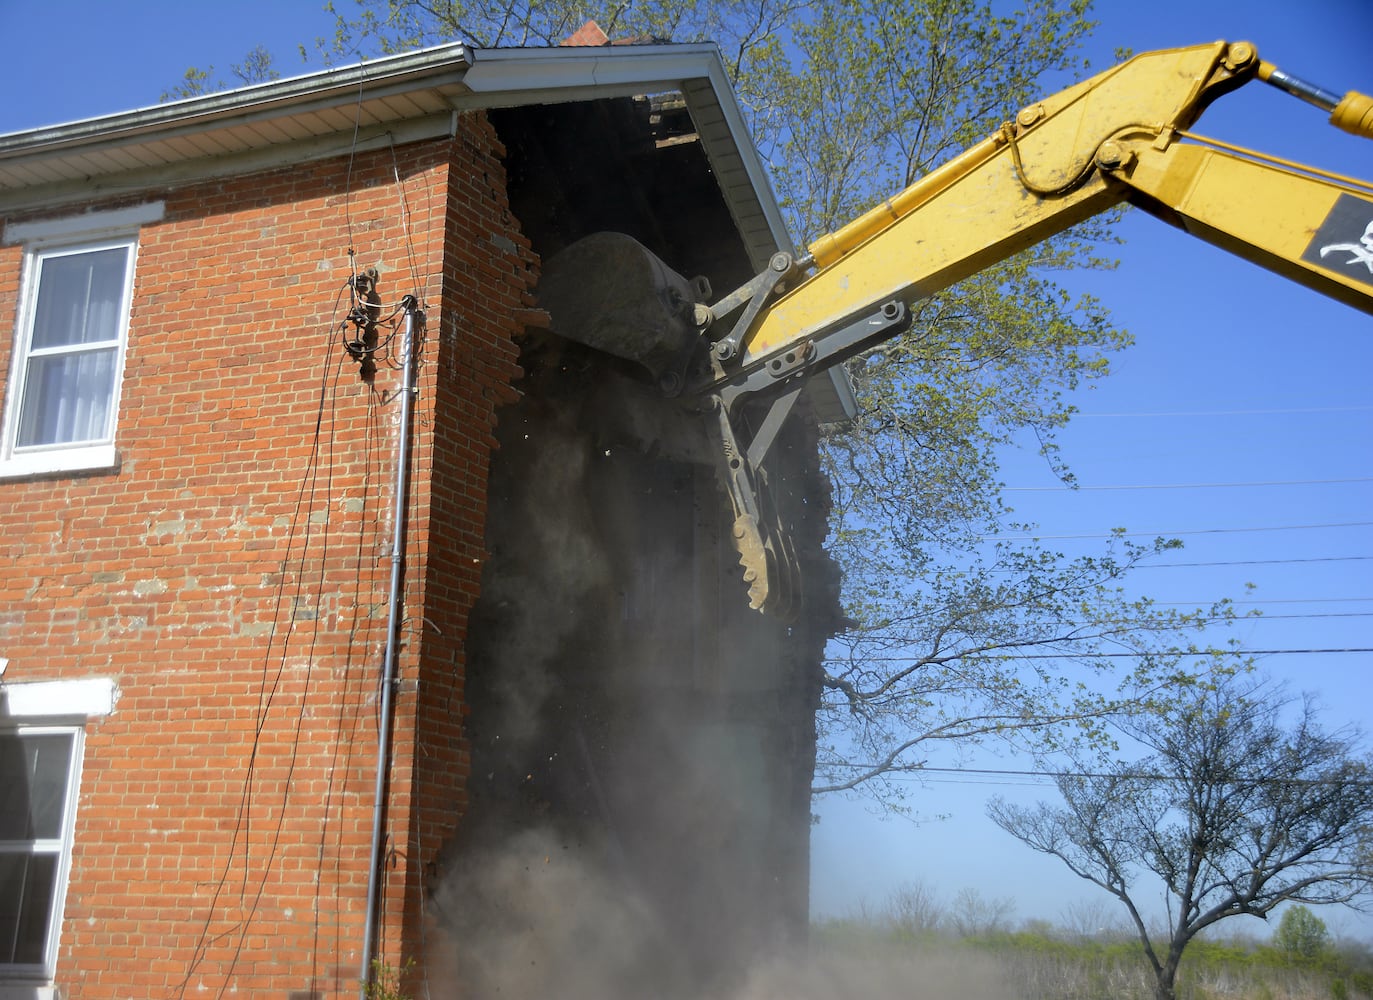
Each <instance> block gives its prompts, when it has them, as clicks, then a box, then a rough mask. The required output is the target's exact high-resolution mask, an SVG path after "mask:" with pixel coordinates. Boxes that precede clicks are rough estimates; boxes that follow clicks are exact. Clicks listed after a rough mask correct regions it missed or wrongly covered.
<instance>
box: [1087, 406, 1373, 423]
mask: <svg viewBox="0 0 1373 1000" xmlns="http://www.w3.org/2000/svg"><path fill="white" fill-rule="evenodd" d="M1370 410H1373V406H1301V407H1291V408H1288V409H1259V410H1164V411H1161V412H1156V413H1075V414H1073V419H1074V420H1077V419H1079V418H1081V417H1252V416H1267V415H1274V414H1285V413H1367V412H1368V411H1370Z"/></svg>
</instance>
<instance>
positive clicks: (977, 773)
mask: <svg viewBox="0 0 1373 1000" xmlns="http://www.w3.org/2000/svg"><path fill="white" fill-rule="evenodd" d="M828 766H829V767H844V768H851V769H857V770H863V769H871V766H870V765H865V764H848V763H841V762H835V763H831V764H829V765H828ZM922 774H931V775H941V776H942V775H957V776H958V777H937V778H934V780H936V781H947V782H950V783H952V784H969V785H979V784H996V783H997V782H994V781H992V782H988V781H976V780H965V781H964V780H960V778H961V777H962V776H964V775H968V776H970V777H971V778H1021V779H1025V778H1028V779H1030V781H1029V782H1028V783H1031V784H1039V783H1042V782H1044V781H1046V780H1050V781H1053V780H1057V779H1059V778H1084V779H1087V780H1093V779H1101V778H1107V779H1116V780H1120V779H1126V780H1135V781H1185V780H1187V779H1185V778H1182V777H1180V776H1178V775H1174V774H1162V773H1149V772H1140V773H1130V772H1127V773H1125V774H1113V773H1111V772H1106V771H1031V770H1018V769H1015V768H994V767H930V766H928V765H917V766H912V767H909V768H902V769H901V770H900V771H898V772H894V773H893V772H888V773H887V774H884V775H883V777H884V778H885V779H891V780H900V779H905V780H916V781H918V780H920V775H922ZM1235 783H1236V784H1244V785H1303V786H1306V785H1346V784H1368V783H1369V782H1367V781H1351V780H1349V779H1345V778H1284V777H1277V776H1274V775H1271V774H1268V775H1263V776H1261V777H1246V778H1243V779H1237V780H1236V781H1235Z"/></svg>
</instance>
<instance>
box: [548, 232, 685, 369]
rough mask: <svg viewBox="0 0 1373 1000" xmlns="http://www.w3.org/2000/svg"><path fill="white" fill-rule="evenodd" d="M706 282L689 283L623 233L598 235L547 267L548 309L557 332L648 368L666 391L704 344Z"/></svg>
mask: <svg viewBox="0 0 1373 1000" xmlns="http://www.w3.org/2000/svg"><path fill="white" fill-rule="evenodd" d="M709 296H710V286H709V283H708V282H707V281H706V280H705V279H704V278H696V279H693V280H688V279H686V278H684V277H682V276H681V275H680V274H678V273H677V272H676V271H673V270H672V269H671V268H670V267H668V266H667V265H666V264H664V263H663V262H662V261H661V260H659V259H658V258H657V257H656V256H655V255H654V254H653V252H652V251H650V250H649V249H648V248H647V247H645V246H643V245H642V244H641V243H639V242H638V241H637V240H635V239H633V238H632V237H630V236H626V235H624V234H623V233H610V232H605V233H594V234H592V235H591V236H587V237H584V238H582V239H580V240H578V241H577V242H576V243H573V244H572V245H570V246H568V247H566V248H564V249H563V250H561V251H559V252H558V253H557V254H554V255H553V256H551V257H550V258H548V259H547V260H546V261H544V266H543V274H542V276H541V277H540V279H539V287H538V299H539V306H540V308H542V309H544V310H546V311H547V312H548V314H549V316H550V317H551V319H552V324H553V332H554V333H556V334H558V335H559V336H561V337H565V338H567V339H568V340H571V341H575V342H576V343H579V344H585V345H586V346H588V347H592V348H595V349H596V350H598V351H603V352H605V353H606V354H610V355H613V356H614V357H617V358H623V359H625V360H627V361H632V362H635V363H637V364H640V365H642V366H643V367H644V368H646V369H648V371H649V372H650V373H651V374H652V375H653V377H654V379H655V380H656V381H658V382H659V383H660V384H662V385H663V387H664V388H665V389H669V390H671V389H674V388H679V387H680V379H681V373H682V371H683V370H684V369H685V368H686V365H687V363H688V361H689V359H690V357H691V354H692V352H693V351H694V350H695V349H696V347H697V345H698V344H699V342H700V328H699V327H698V326H697V316H698V306H700V307H701V308H704V302H705V301H706V300H707V299H708V298H709Z"/></svg>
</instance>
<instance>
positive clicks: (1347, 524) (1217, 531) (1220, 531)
mask: <svg viewBox="0 0 1373 1000" xmlns="http://www.w3.org/2000/svg"><path fill="white" fill-rule="evenodd" d="M1370 527H1373V521H1340V522H1335V523H1333V524H1271V525H1262V526H1256V527H1252V528H1187V529H1183V530H1181V531H1119V532H1097V533H1094V534H1087V535H983V536H981V538H982V540H983V541H988V542H990V541H1004V542H1053V541H1069V540H1075V539H1109V538H1171V537H1174V536H1176V535H1230V534H1244V533H1253V532H1260V531H1310V530H1313V529H1323V528H1370Z"/></svg>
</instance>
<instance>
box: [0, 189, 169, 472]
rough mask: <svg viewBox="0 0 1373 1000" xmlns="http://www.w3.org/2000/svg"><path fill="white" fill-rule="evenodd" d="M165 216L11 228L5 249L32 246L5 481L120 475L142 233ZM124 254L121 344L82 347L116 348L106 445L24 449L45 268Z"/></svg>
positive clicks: (2, 444)
mask: <svg viewBox="0 0 1373 1000" xmlns="http://www.w3.org/2000/svg"><path fill="white" fill-rule="evenodd" d="M162 211H163V206H162V203H161V202H155V203H151V204H147V205H138V206H133V207H131V208H124V209H116V210H113V211H108V212H89V213H86V214H83V215H78V216H69V217H67V218H62V219H50V220H40V221H35V222H25V223H17V224H15V225H11V226H8V227H6V229H5V234H4V242H5V243H21V244H23V246H24V267H23V275H22V277H21V279H20V286H19V288H20V291H19V309H18V314H17V316H16V318H15V326H14V336H13V345H14V346H13V351H12V352H11V354H12V357H11V361H10V372H9V381H8V382H7V383H6V387H5V413H4V427H3V434H2V435H0V478H6V477H14V476H32V475H43V474H51V473H61V472H78V471H86V470H95V469H112V468H115V467H117V466H118V464H119V453H118V451H117V450H116V448H115V430H116V428H117V427H118V424H119V398H120V387H121V385H122V384H123V381H124V359H125V356H126V354H127V353H128V340H129V313H130V310H131V307H132V304H133V284H134V273H135V267H136V263H137V258H138V232H139V228H140V227H141V226H143V225H145V224H147V223H149V222H155V221H158V220H160V219H161V218H162ZM121 247H122V248H126V249H127V258H126V260H125V272H124V286H123V297H122V299H121V301H120V305H119V311H118V328H117V331H116V336H115V340H114V341H105V342H102V344H101V345H100V346H99V347H96V346H95V345H81V348H80V349H81V350H98V349H103V350H108V349H109V348H110V347H111V346H113V348H114V350H115V361H114V372H113V382H114V384H113V385H112V386H111V392H110V408H109V413H108V414H106V420H105V427H104V429H103V432H102V433H101V435H100V436H99V437H98V438H92V439H89V440H84V441H77V442H72V443H68V444H51V445H31V446H28V447H20V446H19V444H18V440H19V422H20V415H21V411H22V407H23V404H24V397H25V394H26V391H27V386H26V379H27V375H28V372H29V361H30V358H31V357H32V356H33V352H32V350H31V348H32V343H33V325H34V319H35V310H36V308H37V303H38V289H39V284H40V281H41V276H42V269H43V264H44V262H45V261H47V260H50V259H55V258H58V257H62V256H69V255H73V254H80V253H90V252H95V251H99V250H109V249H115V248H121Z"/></svg>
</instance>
